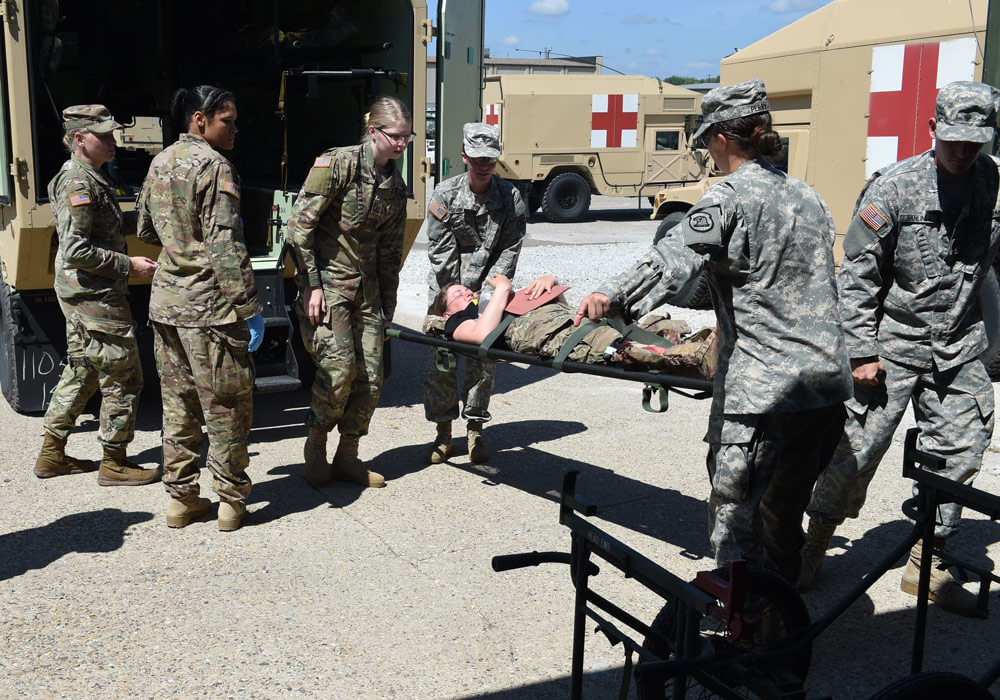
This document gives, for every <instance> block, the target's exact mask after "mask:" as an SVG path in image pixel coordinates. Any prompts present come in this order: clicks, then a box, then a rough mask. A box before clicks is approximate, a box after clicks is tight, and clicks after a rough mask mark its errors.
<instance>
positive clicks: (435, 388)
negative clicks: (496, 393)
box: [424, 348, 497, 423]
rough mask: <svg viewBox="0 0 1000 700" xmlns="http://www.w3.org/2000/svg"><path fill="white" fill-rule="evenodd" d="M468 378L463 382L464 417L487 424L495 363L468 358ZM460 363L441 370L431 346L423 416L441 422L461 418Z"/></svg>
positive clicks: (490, 416)
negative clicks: (459, 405) (459, 406)
mask: <svg viewBox="0 0 1000 700" xmlns="http://www.w3.org/2000/svg"><path fill="white" fill-rule="evenodd" d="M464 359H465V377H464V380H463V382H462V393H461V398H462V418H463V419H465V420H470V421H476V422H479V423H485V422H487V421H488V420H490V419H491V418H492V417H493V416H492V415H490V395H491V394H492V393H493V383H494V381H495V380H496V367H497V365H496V362H493V361H492V360H486V361H483V360H478V359H476V358H473V357H465V358H464ZM458 400H459V391H458V366H457V363H456V365H455V366H453V367H449V368H448V369H446V370H444V371H441V370H439V369H438V368H437V365H436V360H435V351H434V348H431V370H430V372H429V373H428V375H427V381H426V382H424V416H425V417H426V418H427V420H429V421H433V422H435V423H442V422H444V421H451V420H455V419H456V418H458V415H459V413H458Z"/></svg>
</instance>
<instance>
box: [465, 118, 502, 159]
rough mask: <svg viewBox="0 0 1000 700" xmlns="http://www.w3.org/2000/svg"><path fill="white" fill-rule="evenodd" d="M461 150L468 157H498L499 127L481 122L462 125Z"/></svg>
mask: <svg viewBox="0 0 1000 700" xmlns="http://www.w3.org/2000/svg"><path fill="white" fill-rule="evenodd" d="M462 150H463V151H465V155H467V156H468V157H469V158H499V157H500V129H499V128H497V127H495V126H493V125H491V124H483V123H482V122H470V123H468V124H466V125H465V126H464V127H462Z"/></svg>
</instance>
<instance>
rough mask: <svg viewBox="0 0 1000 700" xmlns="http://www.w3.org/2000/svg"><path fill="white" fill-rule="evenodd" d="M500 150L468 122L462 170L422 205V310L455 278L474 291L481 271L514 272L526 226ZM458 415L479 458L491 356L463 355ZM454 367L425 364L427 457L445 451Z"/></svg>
mask: <svg viewBox="0 0 1000 700" xmlns="http://www.w3.org/2000/svg"><path fill="white" fill-rule="evenodd" d="M499 156H500V130H499V129H497V127H495V126H490V125H488V124H480V123H474V124H466V125H465V127H464V129H463V141H462V162H463V163H465V165H466V166H467V168H468V171H467V172H465V173H462V174H461V175H457V176H455V177H452V178H449V179H447V180H445V181H444V182H442V183H440V184H439V185H438V186H437V187H435V188H434V192H433V194H432V195H431V201H430V204H429V205H428V207H427V254H428V256H429V257H430V263H431V271H430V273H429V275H428V285H429V287H430V290H429V293H428V302H427V303H428V310H427V312H428V314H431V313H432V307H433V304H434V299H435V297H437V295H438V292H439V291H440V290H441V289H443V288H444V287H447V286H448V285H450V284H460V285H463V286H465V287H468V288H469V289H471V290H472V291H473V292H479V290H480V289H481V288H482V286H483V282H484V281H485V280H486V278H487V277H490V276H492V275H495V274H501V275H504V276H505V277H508V278H513V276H514V271H515V269H516V267H517V258H518V255H520V252H521V241H522V240H523V239H524V231H525V216H526V212H525V207H524V203H523V202H522V201H521V195H520V193H519V192H518V191H517V188H516V187H514V186H513V185H512V184H510V183H509V182H507V181H506V180H504V179H502V178H501V177H500V176H499V175H496V174H495V173H494V170H496V166H497V158H498V157H499ZM465 363H466V364H465V382H464V385H463V387H462V404H463V407H462V413H461V415H462V418H464V419H465V420H466V429H467V435H468V445H469V458H470V459H471V460H472V461H473V462H477V463H478V462H485V461H486V459H487V458H488V457H489V449H488V448H487V446H486V442H485V441H484V440H483V435H482V426H483V423H485V422H486V421H488V420H489V419H490V412H489V406H490V394H491V393H492V391H493V377H494V370H495V363H493V362H485V361H479V360H475V359H471V358H465ZM458 399H459V394H458V372H457V371H456V369H455V368H452V369H450V370H448V371H444V372H439V371H438V370H437V368H436V367H434V366H432V367H431V372H430V375H429V377H428V379H427V382H426V383H425V384H424V414H425V415H426V417H427V420H429V421H432V422H434V423H436V424H437V437H436V438H435V440H434V443H433V445H432V446H431V449H430V452H429V454H428V460H429V461H430V462H431V463H432V464H438V463H440V462H444V461H445V460H446V459H448V457H449V456H451V453H452V440H451V422H452V421H453V420H455V419H457V418H458V417H459V412H458Z"/></svg>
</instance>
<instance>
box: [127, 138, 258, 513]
mask: <svg viewBox="0 0 1000 700" xmlns="http://www.w3.org/2000/svg"><path fill="white" fill-rule="evenodd" d="M137 208H138V210H139V238H141V239H142V240H144V241H146V242H147V243H153V244H156V245H161V246H163V250H162V251H161V252H160V256H159V260H158V267H157V269H156V274H155V275H154V276H153V287H152V292H151V294H150V301H149V316H150V319H151V321H152V322H153V328H154V330H155V332H156V336H155V340H156V364H157V369H158V370H159V373H160V382H161V391H162V394H163V467H164V476H163V482H164V485H165V486H166V488H167V492H168V493H169V494H170V495H171V497H172V498H174V499H180V500H189V501H190V500H191V499H196V498H197V496H198V493H199V491H200V489H199V486H198V474H199V464H200V462H201V445H202V432H201V425H202V422H204V424H205V427H206V429H207V432H208V445H209V446H208V460H207V466H208V468H209V470H210V471H211V472H212V476H213V477H214V482H213V487H214V489H215V491H216V493H218V494H219V497H220V499H222V500H223V501H226V502H227V503H239V504H242V503H243V502H244V501H245V499H246V497H247V496H248V495H249V493H250V487H251V480H250V477H249V476H248V475H247V474H246V469H247V466H248V465H249V462H250V458H249V455H248V453H247V440H248V438H249V435H250V426H251V422H252V420H253V383H254V368H253V360H252V358H251V355H250V352H249V350H248V344H249V341H250V332H249V329H248V327H247V319H249V318H250V317H252V316H254V315H256V314H258V313H260V311H261V305H260V301H259V299H258V296H257V285H256V283H255V282H254V276H253V270H252V269H251V267H250V256H249V254H248V252H247V247H246V243H245V242H244V240H243V224H242V222H241V220H240V180H239V176H238V175H237V174H236V170H235V169H234V168H233V166H232V164H230V162H229V161H228V160H227V159H226V158H225V157H224V156H223V155H221V154H220V153H219V152H218V151H216V150H215V149H214V148H212V147H211V146H210V145H209V144H208V142H207V141H205V140H204V139H203V138H201V137H200V136H197V135H193V134H188V133H183V134H181V135H180V138H179V139H178V141H177V142H176V143H174V144H173V145H172V146H170V147H169V148H167V149H165V150H164V151H162V152H161V153H160V154H159V155H157V156H156V157H155V158H154V159H153V162H152V164H151V165H150V168H149V173H148V174H147V175H146V181H145V183H144V184H143V187H142V193H141V194H140V196H139V201H138V205H137ZM168 515H169V511H168ZM168 522H169V520H168Z"/></svg>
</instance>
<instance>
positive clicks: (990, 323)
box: [979, 268, 1000, 381]
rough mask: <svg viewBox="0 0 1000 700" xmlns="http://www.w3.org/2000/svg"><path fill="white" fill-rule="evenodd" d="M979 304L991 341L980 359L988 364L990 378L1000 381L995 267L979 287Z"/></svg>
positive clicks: (999, 316) (999, 312)
mask: <svg viewBox="0 0 1000 700" xmlns="http://www.w3.org/2000/svg"><path fill="white" fill-rule="evenodd" d="M979 306H980V308H981V309H982V313H983V324H984V325H985V326H986V340H987V342H988V343H989V344H988V346H987V348H986V350H984V351H983V354H982V355H980V356H979V359H981V360H982V361H983V364H984V365H986V371H987V372H988V373H989V375H990V379H992V380H993V381H1000V284H998V283H997V276H996V272H995V271H994V270H993V268H990V270H989V272H988V273H987V274H986V277H985V278H984V279H983V286H982V287H980V289H979Z"/></svg>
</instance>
